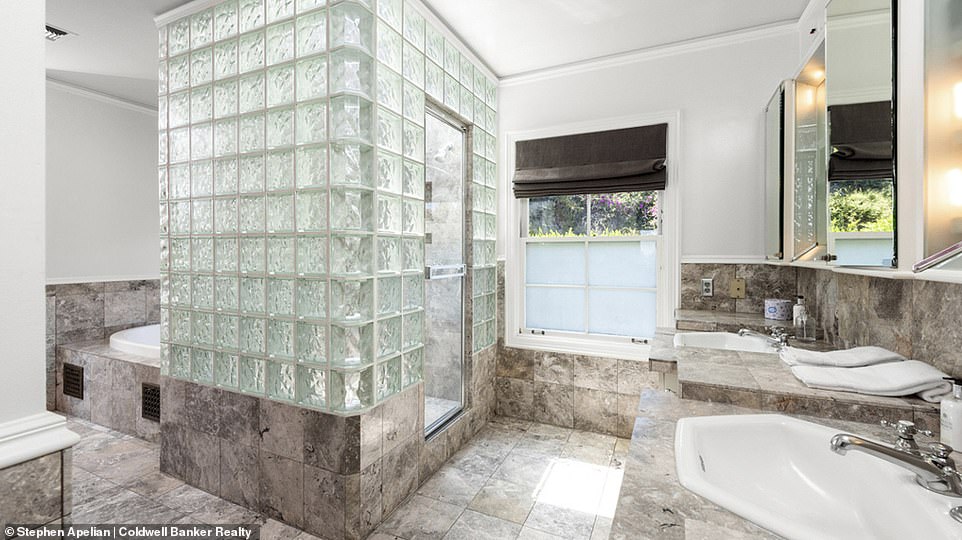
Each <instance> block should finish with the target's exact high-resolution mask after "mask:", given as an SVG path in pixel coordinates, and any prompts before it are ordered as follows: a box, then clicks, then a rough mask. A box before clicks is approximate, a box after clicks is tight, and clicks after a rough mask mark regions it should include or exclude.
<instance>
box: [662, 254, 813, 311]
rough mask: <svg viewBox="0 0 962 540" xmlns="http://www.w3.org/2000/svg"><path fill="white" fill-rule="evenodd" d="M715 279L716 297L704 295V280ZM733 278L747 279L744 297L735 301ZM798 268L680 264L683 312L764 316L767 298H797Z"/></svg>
mask: <svg viewBox="0 0 962 540" xmlns="http://www.w3.org/2000/svg"><path fill="white" fill-rule="evenodd" d="M703 278H712V279H713V280H714V295H712V296H702V295H701V280H702V279H703ZM733 278H743V279H744V280H745V298H737V299H736V298H732V296H731V294H730V289H731V282H732V279H733ZM795 282H796V276H795V268H794V267H789V266H774V265H767V264H695V263H682V265H681V304H680V305H679V308H680V309H699V310H711V311H728V312H733V313H762V312H763V308H764V305H765V299H766V298H784V299H787V300H794V299H795Z"/></svg>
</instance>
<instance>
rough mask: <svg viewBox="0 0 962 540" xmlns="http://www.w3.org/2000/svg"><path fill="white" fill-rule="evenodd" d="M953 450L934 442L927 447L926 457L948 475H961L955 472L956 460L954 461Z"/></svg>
mask: <svg viewBox="0 0 962 540" xmlns="http://www.w3.org/2000/svg"><path fill="white" fill-rule="evenodd" d="M952 452H953V449H952V447H951V446H949V445H947V444H942V443H939V442H933V443H929V444H928V445H926V451H925V452H924V453H925V456H926V457H927V458H928V459H929V461H931V462H932V464H933V465H935V466H936V467H938V468H940V469H942V471H943V472H945V473H947V474H955V475H959V472H958V471H956V470H955V460H953V459H952Z"/></svg>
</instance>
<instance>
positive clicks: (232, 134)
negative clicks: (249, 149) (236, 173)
mask: <svg viewBox="0 0 962 540" xmlns="http://www.w3.org/2000/svg"><path fill="white" fill-rule="evenodd" d="M235 153H237V121H236V120H234V119H233V118H230V119H227V120H218V121H217V122H215V123H214V156H215V157H222V156H227V155H230V154H235Z"/></svg>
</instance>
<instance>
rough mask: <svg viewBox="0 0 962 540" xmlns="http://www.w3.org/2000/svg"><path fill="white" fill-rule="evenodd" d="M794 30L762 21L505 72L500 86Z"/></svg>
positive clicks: (793, 26)
mask: <svg viewBox="0 0 962 540" xmlns="http://www.w3.org/2000/svg"><path fill="white" fill-rule="evenodd" d="M797 31H798V21H796V20H789V21H783V22H778V23H772V24H765V25H761V26H755V27H752V28H747V29H743V30H736V31H733V32H726V33H722V34H714V35H711V36H705V37H700V38H693V39H689V40H684V41H678V42H675V43H667V44H665V45H658V46H655V47H647V48H644V49H636V50H633V51H626V52H622V53H617V54H612V55H608V56H601V57H598V58H590V59H587V60H581V61H578V62H572V63H570V64H562V65H559V66H552V67H548V68H544V69H537V70H533V71H527V72H524V73H518V74H516V75H509V76H506V77H502V78H501V84H500V86H502V87H508V86H517V85H521V84H528V83H532V82H537V81H543V80H547V79H554V78H557V77H564V76H567V75H574V74H578V73H587V72H591V71H596V70H599V69H607V68H612V67H617V66H623V65H627V64H634V63H638V62H645V61H648V60H654V59H657V58H666V57H670V56H677V55H682V54H688V53H693V52H698V51H704V50H708V49H715V48H718V47H725V46H729V45H735V44H740V43H747V42H750V41H756V40H759V39H766V38H771V37H777V36H783V35H786V34H795V33H796V32H797Z"/></svg>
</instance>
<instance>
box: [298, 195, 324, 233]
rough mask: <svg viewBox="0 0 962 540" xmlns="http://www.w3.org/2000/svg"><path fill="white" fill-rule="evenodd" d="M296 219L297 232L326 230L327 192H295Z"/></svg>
mask: <svg viewBox="0 0 962 540" xmlns="http://www.w3.org/2000/svg"><path fill="white" fill-rule="evenodd" d="M296 197H297V202H296V205H297V206H296V212H295V215H296V218H297V231H298V232H305V231H307V232H314V231H322V230H325V229H327V192H326V191H299V192H297V195H296Z"/></svg>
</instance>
